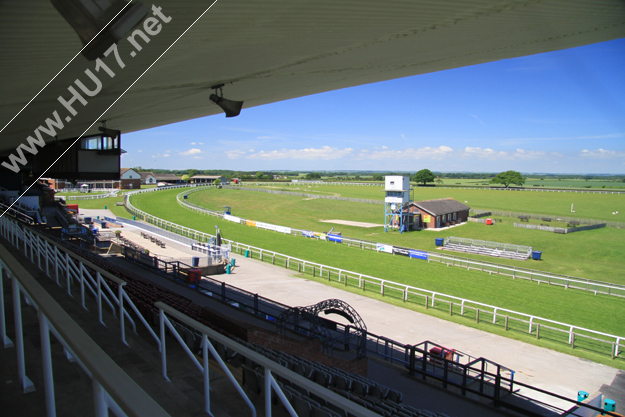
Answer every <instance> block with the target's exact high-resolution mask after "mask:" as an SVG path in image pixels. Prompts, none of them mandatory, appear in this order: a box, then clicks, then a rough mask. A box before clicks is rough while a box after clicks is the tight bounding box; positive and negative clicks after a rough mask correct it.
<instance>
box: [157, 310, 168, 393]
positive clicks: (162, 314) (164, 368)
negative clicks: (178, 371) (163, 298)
mask: <svg viewBox="0 0 625 417" xmlns="http://www.w3.org/2000/svg"><path fill="white" fill-rule="evenodd" d="M159 325H160V328H161V329H160V330H161V332H160V335H161V369H162V371H163V378H165V379H166V380H167V381H169V378H168V377H167V351H166V348H165V312H164V311H163V309H162V308H159Z"/></svg>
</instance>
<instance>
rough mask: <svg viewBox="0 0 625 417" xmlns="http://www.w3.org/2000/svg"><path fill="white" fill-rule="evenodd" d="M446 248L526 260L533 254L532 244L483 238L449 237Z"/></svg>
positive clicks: (444, 247) (445, 243)
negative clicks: (485, 239)
mask: <svg viewBox="0 0 625 417" xmlns="http://www.w3.org/2000/svg"><path fill="white" fill-rule="evenodd" d="M442 248H443V249H444V250H451V251H455V252H464V253H473V254H476V255H485V256H493V257H498V258H509V259H517V260H520V261H525V260H527V259H529V257H530V256H531V255H532V248H531V246H521V245H512V244H505V243H497V242H486V241H483V240H473V239H464V238H456V237H448V238H446V239H445V242H444V245H443V246H442Z"/></svg>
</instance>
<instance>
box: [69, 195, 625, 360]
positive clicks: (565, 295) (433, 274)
mask: <svg viewBox="0 0 625 417" xmlns="http://www.w3.org/2000/svg"><path fill="white" fill-rule="evenodd" d="M297 188H298V187H294V186H289V187H285V189H287V190H289V191H305V192H309V193H323V194H330V195H337V194H340V195H342V196H345V197H353V198H371V199H382V198H383V191H382V187H345V186H313V187H310V188H309V187H307V186H306V187H302V186H300V187H299V188H300V189H297ZM179 192H180V191H179V190H171V191H162V192H158V193H148V194H142V195H139V196H136V197H133V204H134V205H135V206H136V207H137V208H139V209H141V210H144V211H146V212H149V213H151V214H153V215H155V216H157V217H161V218H164V219H167V220H170V221H172V222H174V223H178V224H181V225H184V226H187V227H191V228H194V229H197V230H202V231H205V232H207V233H212V232H213V231H214V225H215V224H217V225H219V226H220V229H221V230H222V232H223V235H224V236H225V237H227V238H229V239H233V240H235V241H238V242H242V243H247V244H250V245H253V246H257V247H262V248H267V249H270V250H273V251H276V252H279V253H284V254H288V255H291V256H294V257H299V258H303V259H306V260H310V261H314V262H318V263H322V264H326V265H331V266H340V267H341V268H343V269H345V270H351V271H355V272H360V273H364V274H368V275H371V276H375V277H378V278H383V279H388V280H392V281H395V282H400V283H405V284H409V285H413V286H416V287H419V288H424V289H428V290H432V291H440V292H443V293H446V294H450V295H455V296H458V297H462V298H466V299H470V300H474V301H480V302H483V303H486V304H491V305H496V306H499V307H503V308H507V309H511V310H515V311H519V312H524V313H528V314H533V315H536V316H541V317H545V318H549V319H552V320H557V321H562V322H565V323H571V324H575V325H577V326H581V327H587V328H591V329H595V330H599V331H603V332H606V333H611V334H616V335H623V336H625V320H623V318H624V317H625V315H624V314H623V312H625V300H623V299H621V298H617V297H610V296H604V295H596V296H595V295H592V293H588V292H582V291H577V290H565V289H563V288H562V287H550V286H547V285H537V284H536V283H530V282H527V281H525V280H512V279H511V278H509V277H504V276H497V275H492V276H490V275H487V274H484V273H482V272H480V271H473V270H472V271H466V270H464V269H461V268H456V267H446V266H445V265H441V264H438V263H427V262H424V261H419V260H410V259H407V258H404V257H400V256H391V255H389V254H384V253H380V254H375V253H372V252H371V251H362V250H359V249H356V248H353V247H352V248H350V247H347V246H345V245H340V244H333V243H325V242H320V241H313V240H309V239H304V238H301V237H293V236H283V235H281V234H278V233H274V232H268V231H262V230H257V229H254V228H251V227H247V226H240V225H235V224H233V223H230V222H226V221H219V220H218V219H216V218H214V217H206V216H202V215H197V214H195V213H192V212H190V211H188V210H186V209H184V208H182V207H180V206H179V205H178V203H177V202H176V201H175V195H176V194H178V193H179ZM441 197H454V198H456V199H457V200H459V201H465V200H467V201H468V202H469V205H470V206H472V207H474V208H483V209H491V210H504V211H523V212H527V213H541V214H547V215H552V216H558V215H559V216H567V215H568V216H571V215H572V214H571V213H570V204H571V203H574V204H575V210H576V213H575V214H574V215H576V216H579V217H586V218H595V219H605V220H618V221H623V220H625V204H624V202H625V196H622V195H610V194H609V195H591V194H572V193H531V194H529V193H527V192H501V191H499V192H498V191H489V190H449V189H433V188H427V189H417V191H416V194H415V197H414V198H415V200H424V199H430V198H441ZM108 200H111V201H108ZM117 200H120V199H117ZM189 201H190V202H192V203H195V204H199V205H202V206H204V207H207V208H210V209H213V210H221V209H222V206H224V205H229V206H231V207H232V210H233V214H234V215H237V216H240V217H243V218H249V219H253V220H259V221H265V222H268V223H273V224H279V225H285V226H293V227H297V228H301V229H310V230H314V231H327V230H329V229H330V227H332V226H334V227H335V231H341V232H342V233H343V235H344V236H351V237H356V238H362V239H367V240H371V241H376V242H383V243H390V244H397V245H401V246H407V247H413V248H419V249H425V250H430V251H434V250H436V249H435V245H434V238H435V237H445V236H460V237H469V238H476V239H484V240H492V241H497V242H507V243H516V244H521V245H530V246H532V247H534V248H535V249H536V250H542V251H543V260H542V261H540V262H537V261H531V260H529V261H525V262H521V261H511V260H510V261H508V262H507V263H508V264H512V265H518V266H521V267H526V268H533V269H541V270H546V271H551V272H557V273H561V274H569V275H573V276H577V277H583V278H591V279H597V280H602V281H609V282H614V283H621V284H625V274H623V273H622V271H623V268H624V267H625V257H624V256H623V253H624V250H625V239H623V236H624V234H625V231H623V230H616V229H608V228H605V229H598V230H592V231H585V232H578V233H573V234H569V235H558V234H555V233H548V232H541V231H536V230H526V229H518V228H514V227H513V225H512V223H513V222H514V219H506V218H504V219H501V220H502V221H499V222H497V224H496V225H495V226H486V225H484V224H480V223H468V224H465V225H463V226H461V227H457V228H453V229H450V230H447V231H442V232H432V231H420V232H410V233H404V234H401V235H400V234H399V233H396V232H389V233H385V232H384V230H383V228H382V227H377V228H372V229H364V228H359V227H349V226H343V225H336V224H330V223H322V222H320V221H319V220H321V219H344V220H358V221H365V222H372V223H378V224H381V223H382V220H383V206H381V205H373V204H362V203H349V202H342V201H334V200H322V199H313V200H309V199H304V198H302V197H295V196H284V195H274V194H267V193H257V192H250V191H231V190H223V189H222V190H209V191H206V192H200V193H195V194H191V195H190V196H189ZM79 204H80V206H81V207H84V208H102V207H103V206H104V205H107V206H108V207H109V208H111V209H113V211H114V212H115V213H116V214H117V215H122V216H126V217H127V216H128V213H127V212H125V210H124V209H123V207H116V206H115V199H102V200H90V201H80V202H79ZM615 210H619V212H620V213H621V214H619V215H617V216H613V215H612V211H615ZM621 217H623V218H621ZM477 258H481V259H483V260H487V261H492V258H489V257H477ZM497 262H499V263H503V262H504V260H497ZM306 278H307V279H313V278H312V277H311V276H310V275H308V276H307V277H306ZM317 279H318V278H317ZM325 282H327V281H325ZM329 285H339V284H338V283H335V282H333V283H330V284H329ZM341 287H342V285H341ZM348 289H350V290H353V291H361V290H360V289H357V288H355V287H354V288H349V287H348ZM367 295H370V296H372V297H376V298H379V297H380V295H379V294H376V292H374V291H372V292H367ZM384 300H385V301H387V302H391V303H395V304H398V305H402V306H405V307H407V308H412V309H415V310H417V311H421V312H427V313H428V314H432V315H436V316H439V317H441V318H445V319H448V320H453V321H456V322H458V323H461V324H464V325H469V326H473V327H478V328H480V329H483V330H487V331H490V332H493V333H497V334H502V335H505V336H507V337H512V338H516V339H521V340H524V341H528V342H530V343H535V344H538V345H541V346H545V347H550V348H553V349H556V350H560V351H563V352H565V353H570V354H575V355H577V356H580V357H585V358H588V359H591V360H594V361H597V362H601V363H604V364H607V365H610V366H614V367H618V368H621V369H625V349H621V350H624V352H623V353H621V355H619V357H618V358H617V359H616V360H614V361H612V360H611V359H610V356H609V352H610V347H609V346H608V345H606V344H603V343H595V342H592V341H588V340H586V339H581V338H579V339H578V340H576V346H579V347H580V348H576V349H575V350H572V349H571V348H570V347H568V346H567V345H566V344H562V342H566V340H567V335H565V334H558V333H553V334H548V333H547V332H545V331H543V332H541V339H540V340H536V338H535V334H532V335H529V334H527V324H522V323H516V324H515V322H514V321H510V327H509V330H508V331H505V330H504V329H503V327H502V324H503V320H500V321H499V323H498V325H497V326H495V325H492V324H489V323H488V322H490V321H491V320H490V317H489V318H485V317H483V318H482V319H481V321H480V323H479V324H476V323H475V313H474V312H468V313H465V316H460V315H459V314H460V311H459V308H457V309H456V308H455V309H454V315H453V316H451V317H450V316H449V308H448V307H446V308H443V306H441V309H440V310H438V309H427V310H426V309H425V307H424V306H423V300H422V299H415V300H410V301H411V302H409V303H405V304H404V303H402V301H401V298H400V296H399V294H393V293H392V292H391V293H390V294H389V293H387V296H386V297H384ZM491 317H492V316H491Z"/></svg>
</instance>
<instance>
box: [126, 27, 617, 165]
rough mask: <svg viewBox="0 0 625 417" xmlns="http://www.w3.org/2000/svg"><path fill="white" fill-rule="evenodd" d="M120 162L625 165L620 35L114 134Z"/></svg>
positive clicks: (169, 163)
mask: <svg viewBox="0 0 625 417" xmlns="http://www.w3.org/2000/svg"><path fill="white" fill-rule="evenodd" d="M123 148H124V149H125V150H126V151H127V152H128V153H127V154H125V155H124V156H123V158H122V166H124V167H134V166H141V167H143V168H162V169H189V168H195V169H230V170H243V171H262V170H379V171H391V170H392V171H408V172H414V171H418V170H420V169H423V168H428V169H430V170H432V171H469V172H499V171H504V170H508V169H513V170H516V171H521V172H525V173H531V172H542V173H607V174H623V173H625V39H619V40H615V41H610V42H604V43H599V44H595V45H589V46H584V47H579V48H573V49H568V50H564V51H557V52H550V53H545V54H539V55H532V56H528V57H522V58H515V59H509V60H504V61H498V62H493V63H487V64H481V65H475V66H470V67H464V68H458V69H453V70H447V71H441V72H437V73H432V74H424V75H417V76H414V77H408V78H402V79H398V80H392V81H386V82H380V83H375V84H369V85H364V86H359V87H352V88H346V89H342V90H337V91H332V92H327V93H322V94H316V95H313V96H307V97H301V98H298V99H293V100H287V101H283V102H279V103H274V104H269V105H265V106H259V107H254V108H245V106H244V107H243V110H242V112H241V115H239V116H238V117H236V118H228V119H226V118H225V116H224V115H223V114H219V115H215V116H210V117H205V118H201V119H195V120H190V121H186V122H181V123H176V124H171V125H167V126H162V127H159V128H154V129H148V130H143V131H140V132H134V133H129V134H125V135H123Z"/></svg>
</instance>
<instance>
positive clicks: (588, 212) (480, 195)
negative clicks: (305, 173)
mask: <svg viewBox="0 0 625 417" xmlns="http://www.w3.org/2000/svg"><path fill="white" fill-rule="evenodd" d="M266 188H271V189H276V190H284V191H291V192H303V193H311V194H320V195H334V196H341V197H349V198H361V199H371V200H380V201H382V200H384V187H379V186H351V185H350V186H344V185H316V184H315V185H304V184H299V185H296V184H293V185H289V186H284V185H277V184H276V185H269V186H266ZM259 194H260V193H259ZM446 197H451V198H455V199H456V200H458V201H460V202H465V201H466V202H467V203H466V204H467V205H468V206H470V207H471V208H475V209H483V210H498V211H510V212H523V213H536V214H547V215H550V216H568V217H579V218H586V219H597V220H607V221H620V222H625V194H592V193H575V192H538V191H502V190H478V189H462V188H460V189H457V188H439V187H416V188H415V189H414V194H413V198H414V201H419V200H430V199H435V198H446ZM324 201H326V200H324ZM571 204H573V208H574V210H575V213H571ZM616 211H618V212H619V214H618V215H613V214H612V213H613V212H616ZM379 218H380V219H382V220H383V219H384V212H383V211H382V215H381V216H380V217H379ZM365 221H366V220H365ZM379 221H381V220H379Z"/></svg>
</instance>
